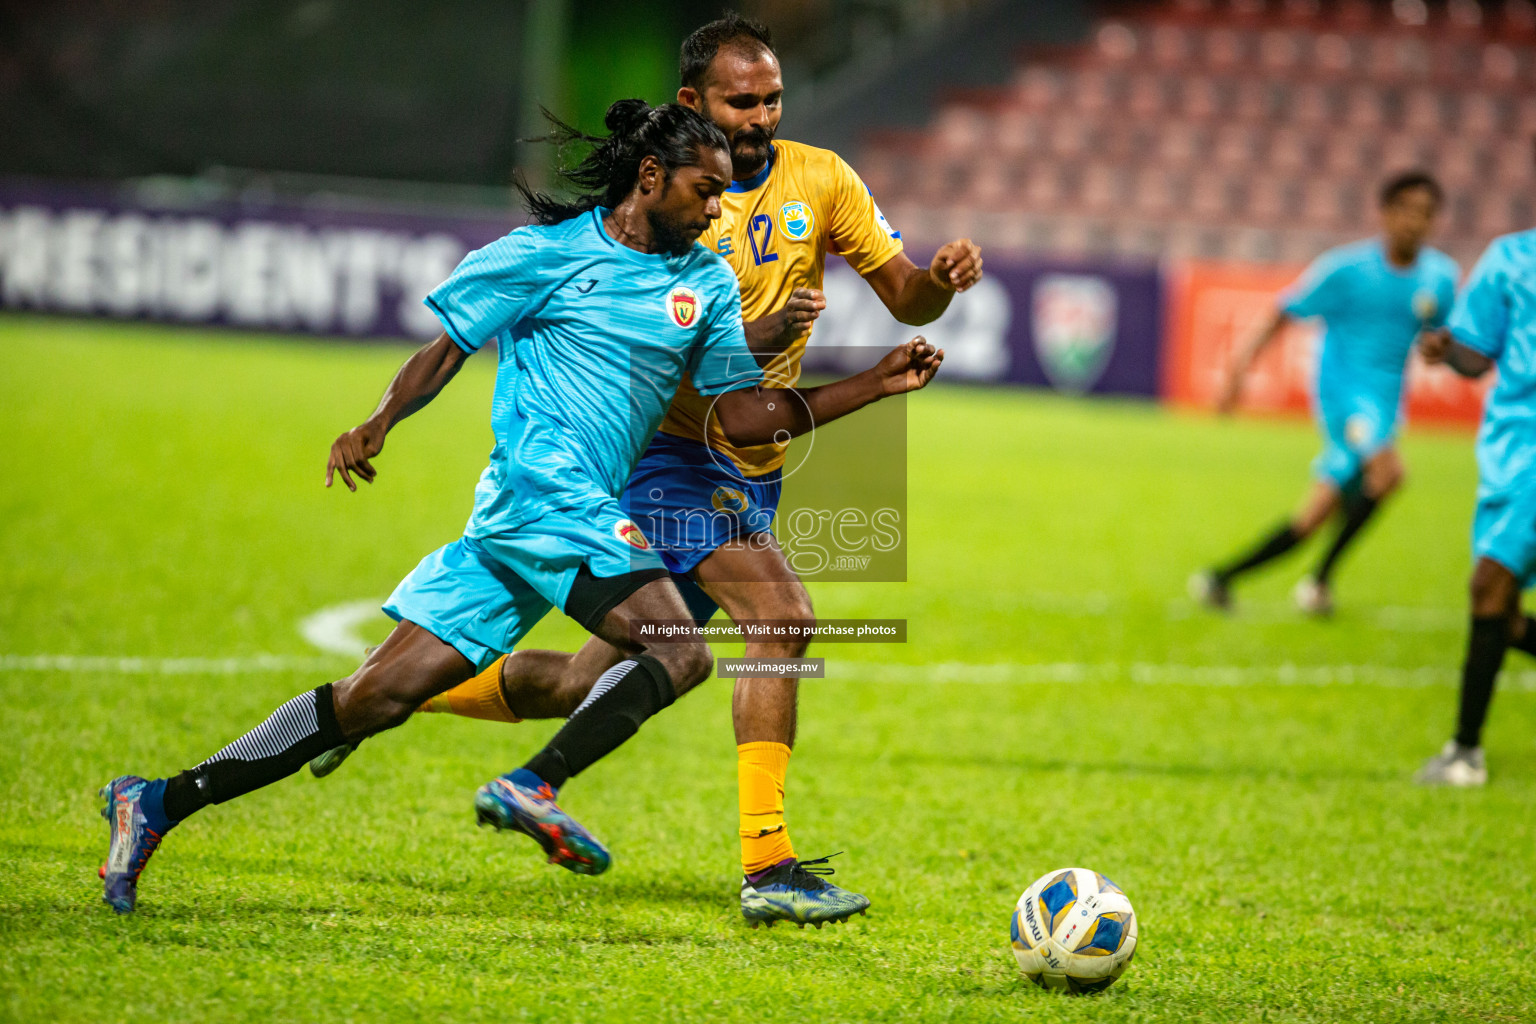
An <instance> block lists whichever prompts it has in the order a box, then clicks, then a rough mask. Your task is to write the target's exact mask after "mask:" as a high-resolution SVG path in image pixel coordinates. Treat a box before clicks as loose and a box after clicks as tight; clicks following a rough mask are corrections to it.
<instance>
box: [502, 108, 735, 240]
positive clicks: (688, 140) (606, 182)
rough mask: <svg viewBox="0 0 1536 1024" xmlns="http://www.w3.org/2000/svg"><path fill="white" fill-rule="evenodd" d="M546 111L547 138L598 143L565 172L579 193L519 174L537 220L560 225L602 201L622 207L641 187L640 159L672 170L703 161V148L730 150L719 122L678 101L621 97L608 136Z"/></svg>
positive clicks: (516, 183) (520, 189)
mask: <svg viewBox="0 0 1536 1024" xmlns="http://www.w3.org/2000/svg"><path fill="white" fill-rule="evenodd" d="M544 116H545V118H546V119H548V121H549V124H550V133H549V135H548V136H546V137H545V138H544V139H543V140H541V141H545V142H553V143H554V144H555V145H557V146H561V147H564V146H566V145H569V144H571V143H576V142H581V143H589V144H591V145H592V147H593V148H592V150H591V152H589V153H588V154H587V155H586V157H585V158H584V159H583V160H582V161H581V163H579V164H577V165H576V166H575V167H567V168H562V169H561V171H560V177H561V179H562V180H564V181H565V182H566V183H567V184H570V185H573V186H575V188H576V189H577V190H578V194H577V195H576V196H575V197H574V198H571V199H560V198H557V197H555V196H552V195H549V194H548V193H545V192H535V191H534V190H533V189H532V188H530V187H528V184H527V183H526V182H525V181H523V180H522V179H521V178H514V179H513V186H514V187H515V188H516V189H517V191H518V192H519V193H521V194H522V197H523V202H524V203H525V204H526V205H527V207H528V213H529V215H530V217H531V219H532V221H533V223H535V224H558V223H560V222H561V221H563V220H570V219H571V218H572V217H577V216H580V215H581V214H583V213H586V212H587V211H588V210H591V209H594V208H596V207H599V206H606V207H610V208H611V207H614V206H617V205H618V204H619V203H621V202H623V200H624V197H625V196H627V195H629V190H630V189H632V188H634V187H635V181H636V180H637V179H638V178H639V176H640V161H641V160H643V159H645V158H646V157H647V156H653V157H655V158H656V160H657V161H658V162H659V163H660V164H661V166H662V167H663V168H664V169H665V170H666V172H667V173H668V174H671V173H672V172H673V171H675V170H677V169H678V168H679V167H688V166H691V165H693V164H695V163H697V162H698V151H699V149H701V148H709V149H721V150H725V151H726V152H727V153H729V152H730V144H729V143H728V142H726V140H725V133H723V132H722V131H720V129H719V128H717V127H716V126H715V123H714V122H713V121H711V120H709V119H708V118H706V117H705V116H704V115H703V114H700V113H697V112H695V111H693V110H689V109H688V108H687V107H684V106H679V105H678V104H676V103H663V104H662V105H661V106H659V107H653V106H651V105H649V104H648V103H646V102H645V101H644V100H619V101H618V102H617V103H615V104H614V105H613V106H611V107H609V108H608V113H607V115H606V116H605V117H604V118H603V123H604V124H605V125H606V126H607V127H608V132H609V134H608V135H607V137H600V136H596V135H588V134H586V133H585V132H583V131H581V130H580V129H577V128H573V127H572V126H571V125H568V124H566V123H565V122H564V121H562V120H560V119H559V118H558V117H556V116H555V115H553V114H551V113H550V112H549V111H547V110H546V111H544Z"/></svg>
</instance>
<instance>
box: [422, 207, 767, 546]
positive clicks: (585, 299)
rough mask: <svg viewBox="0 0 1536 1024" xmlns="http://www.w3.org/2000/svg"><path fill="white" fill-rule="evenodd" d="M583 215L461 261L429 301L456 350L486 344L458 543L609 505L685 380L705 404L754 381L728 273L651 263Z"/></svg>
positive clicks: (693, 264) (721, 265)
mask: <svg viewBox="0 0 1536 1024" xmlns="http://www.w3.org/2000/svg"><path fill="white" fill-rule="evenodd" d="M607 212H608V211H607V210H603V209H598V210H594V211H592V212H591V213H589V214H584V215H582V216H578V217H573V218H571V219H570V220H567V221H563V222H561V223H559V224H556V225H553V226H549V227H542V226H539V227H535V226H530V227H522V228H518V229H517V230H515V231H513V232H512V233H511V234H508V235H506V236H505V237H503V238H500V239H498V240H497V241H495V242H492V243H491V244H490V245H487V246H486V247H485V248H483V249H477V250H476V251H474V252H472V253H470V254H469V255H468V256H466V257H465V258H464V261H463V262H462V263H460V264H459V266H458V268H457V269H456V270H454V272H453V274H452V275H451V276H449V278H448V280H446V281H444V282H443V283H442V284H441V285H439V286H438V287H437V288H435V289H433V290H432V293H431V294H430V295H428V296H427V299H426V302H427V305H428V306H430V307H431V308H432V311H433V312H434V313H436V314H437V316H438V319H439V320H441V321H442V323H443V327H444V329H445V330H446V331H447V332H448V336H449V337H451V338H452V339H453V340H454V341H455V342H456V343H457V344H458V345H459V346H460V347H461V348H463V349H465V350H466V351H469V352H473V351H475V350H477V349H479V348H480V347H481V346H482V345H484V344H485V343H486V342H488V341H490V340H492V339H493V338H494V339H496V341H497V343H498V345H499V349H500V352H499V366H498V368H497V372H496V392H495V398H494V399H493V401H492V404H491V428H492V430H493V431H494V433H495V436H496V444H495V447H494V448H493V449H492V450H491V458H490V465H488V466H487V467H486V469H485V472H484V473H482V474H481V476H480V484H479V486H478V487H476V488H475V508H474V512H473V513H472V514H471V515H470V518H469V524H468V525H467V526H466V527H465V535H466V536H469V537H474V538H481V537H486V536H489V535H491V534H495V533H498V532H501V531H504V530H507V529H510V528H512V527H516V526H518V525H520V524H522V523H525V522H528V521H530V520H533V519H537V518H538V517H539V516H542V515H544V514H545V513H547V512H550V511H553V510H556V509H561V508H575V507H580V506H581V505H582V504H584V503H586V502H587V501H588V500H589V499H590V498H592V497H593V496H595V495H597V494H601V495H606V496H608V497H617V495H619V494H620V493H621V492H622V491H623V489H624V484H625V481H627V480H628V479H629V474H630V472H631V470H633V469H634V465H635V462H636V461H637V460H638V459H639V458H640V454H641V453H642V452H644V451H645V446H646V445H647V444H648V443H649V442H650V440H651V437H652V435H654V434H655V433H656V428H657V426H658V425H660V423H661V420H662V417H663V416H664V415H665V414H666V411H667V407H668V405H669V404H670V403H671V401H672V396H673V394H674V393H675V392H676V391H677V386H678V384H679V382H680V381H681V380H682V378H683V374H684V373H687V374H689V376H690V377H691V378H692V379H693V382H694V385H695V386H696V387H697V388H698V389H699V391H701V392H702V393H704V394H718V393H720V392H723V391H729V390H732V389H735V388H740V387H746V386H750V385H753V384H756V383H757V382H758V381H760V380H761V373H760V371H759V369H758V365H757V360H755V359H754V358H753V357H752V353H751V352H749V351H748V350H747V346H746V338H745V336H744V335H743V333H742V325H741V290H740V287H739V286H738V285H737V283H736V275H735V274H734V273H733V272H732V271H731V268H730V265H729V264H727V263H726V262H725V260H723V259H721V258H720V257H719V256H717V255H715V254H714V253H712V252H710V251H709V250H707V249H705V248H704V247H703V246H701V245H695V246H694V247H693V249H692V250H691V251H690V252H689V253H688V255H686V256H681V257H671V256H662V255H648V254H646V253H641V252H637V251H635V250H634V249H631V248H629V247H627V246H624V245H621V244H619V243H618V242H616V241H614V240H613V239H612V238H610V237H609V235H608V232H607V231H606V230H605V229H604V228H603V223H602V217H603V215H604V214H606V213H607Z"/></svg>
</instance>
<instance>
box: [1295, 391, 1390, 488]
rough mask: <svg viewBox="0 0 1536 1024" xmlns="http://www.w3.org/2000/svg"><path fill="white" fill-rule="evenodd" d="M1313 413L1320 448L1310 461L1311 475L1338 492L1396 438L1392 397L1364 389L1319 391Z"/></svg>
mask: <svg viewBox="0 0 1536 1024" xmlns="http://www.w3.org/2000/svg"><path fill="white" fill-rule="evenodd" d="M1315 413H1316V416H1317V426H1318V429H1319V430H1321V431H1322V433H1323V450H1322V451H1321V452H1319V453H1318V455H1317V458H1315V459H1313V460H1312V475H1313V476H1315V477H1316V478H1318V479H1319V480H1328V481H1331V482H1332V483H1333V484H1334V486H1336V487H1338V489H1339V490H1341V491H1342V490H1345V489H1347V488H1348V487H1349V486H1350V485H1351V484H1353V483H1354V482H1355V481H1356V480H1357V479H1358V478H1359V476H1360V474H1361V472H1362V471H1363V470H1364V469H1365V464H1366V463H1367V462H1369V461H1370V460H1371V459H1372V458H1374V457H1375V456H1376V455H1377V453H1379V452H1380V451H1381V450H1382V449H1383V448H1386V447H1388V446H1389V445H1391V444H1392V442H1393V441H1394V440H1396V438H1397V420H1398V416H1397V402H1396V400H1391V401H1388V400H1385V399H1382V398H1379V397H1377V396H1375V395H1370V394H1366V393H1364V392H1353V393H1351V392H1334V393H1326V392H1319V394H1318V398H1317V408H1316V410H1315Z"/></svg>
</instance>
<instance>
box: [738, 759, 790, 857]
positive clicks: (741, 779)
mask: <svg viewBox="0 0 1536 1024" xmlns="http://www.w3.org/2000/svg"><path fill="white" fill-rule="evenodd" d="M788 773H789V747H788V746H786V745H785V744H783V743H743V744H741V745H740V746H738V747H737V748H736V785H737V792H738V794H739V800H740V804H741V867H742V871H743V872H744V873H746V874H749V875H750V874H752V873H753V872H754V871H761V870H763V869H764V868H767V867H772V866H773V865H774V864H777V863H778V862H779V861H781V860H787V859H788V858H790V857H793V856H794V855H795V847H794V845H793V844H792V843H790V841H789V827H788V826H787V825H785V824H784V776H785V775H787V774H788Z"/></svg>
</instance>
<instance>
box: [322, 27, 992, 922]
mask: <svg viewBox="0 0 1536 1024" xmlns="http://www.w3.org/2000/svg"><path fill="white" fill-rule="evenodd" d="M681 78H682V88H680V89H679V90H678V93H677V100H678V102H679V103H681V104H684V105H686V106H689V107H692V108H694V109H695V110H698V111H700V112H702V113H703V114H704V115H705V116H707V117H709V118H710V119H711V120H713V121H714V122H715V123H716V124H717V125H719V127H720V128H721V130H722V131H724V132H725V135H726V138H728V139H729V140H730V141H731V162H732V178H733V181H732V183H731V185H730V187H729V189H728V190H727V191H726V193H725V195H724V196H722V197H721V205H722V210H723V215H722V216H721V218H720V219H719V220H718V221H716V222H715V223H714V224H713V225H712V226H711V227H710V228H709V230H708V231H706V232H705V233H704V235H703V236H702V237H701V238H700V242H701V243H702V244H703V245H705V246H707V247H708V248H711V249H713V250H714V251H716V252H718V253H719V254H720V255H721V256H723V257H724V258H725V259H726V260H727V261H728V262H729V263H730V265H731V267H732V269H734V270H735V271H736V276H737V279H738V281H739V282H740V285H741V304H742V316H743V319H744V320H745V321H746V334H747V344H748V347H749V348H751V349H752V351H753V352H754V354H755V355H756V357H757V359H758V362H759V363H760V364H762V366H763V369H764V375H765V377H766V379H767V382H768V383H767V386H769V387H781V388H787V387H792V386H794V384H795V383H796V381H797V380H798V379H799V377H800V360H801V356H802V355H803V354H804V352H805V346H806V341H807V338H808V337H809V335H810V332H811V328H812V325H813V323H814V322H815V320H816V318H817V316H818V315H819V314H820V312H821V310H822V309H824V308H825V306H826V301H825V299H824V297H823V295H822V293H821V283H822V275H823V271H824V268H825V264H826V254H827V253H828V252H834V253H837V254H839V255H841V256H842V257H843V258H844V259H845V260H847V261H848V264H849V265H850V266H852V267H853V269H854V270H856V271H857V272H858V273H859V274H860V275H862V276H863V277H864V279H865V280H866V281H868V282H869V285H870V287H872V288H873V289H874V290H875V293H876V294H877V295H879V296H880V298H881V300H882V301H883V302H884V303H885V305H886V308H888V309H889V310H890V311H891V314H892V315H893V316H894V317H895V318H896V319H897V320H899V321H901V322H902V323H906V324H912V325H920V324H926V323H929V322H931V321H933V320H935V319H936V318H938V316H939V315H940V314H941V313H943V312H944V310H945V309H946V308H947V307H948V306H949V302H950V300H951V299H952V298H953V297H954V295H955V293H956V292H960V291H964V290H966V289H967V288H969V287H971V285H973V284H975V283H976V281H978V280H979V279H980V278H981V252H980V250H979V249H978V248H977V247H976V246H975V245H974V244H972V243H971V241H970V240H969V239H959V240H957V241H954V242H950V243H949V244H947V245H945V246H943V247H942V248H940V249H939V251H938V252H937V254H935V256H934V257H933V259H932V261H931V262H930V263H929V265H928V266H927V267H918V266H916V265H914V264H913V263H912V261H911V260H909V259H908V258H907V257H906V255H905V253H904V252H903V251H902V242H901V235H900V233H899V232H897V231H895V230H894V229H892V228H891V226H890V224H888V223H887V222H886V219H885V217H884V215H882V214H881V212H880V209H879V207H877V206H876V205H875V201H874V198H873V196H871V194H870V192H869V189H868V188H866V187H865V185H864V183H863V182H862V181H861V180H860V179H859V176H858V175H857V174H856V173H854V170H853V168H851V167H849V166H848V164H847V163H845V162H844V161H843V160H842V158H840V157H839V156H838V155H837V154H835V153H832V152H830V151H828V150H824V149H817V148H814V147H812V146H806V145H801V144H800V143H796V142H788V141H784V140H775V138H774V131H775V129H776V128H777V126H778V123H779V118H780V116H781V113H782V106H781V103H782V96H783V91H784V86H783V80H782V78H781V75H780V71H779V62H778V58H777V57H776V56H775V54H774V52H773V48H772V42H771V39H770V36H769V34H768V32H767V30H766V29H765V28H763V27H762V26H761V25H759V24H757V23H755V22H752V21H750V20H748V19H745V18H742V17H740V16H738V15H734V14H731V15H727V16H726V17H724V18H721V19H719V20H718V21H714V22H711V23H709V24H707V25H705V26H703V27H701V28H699V29H698V30H697V31H695V32H694V33H693V34H692V35H690V36H689V37H688V39H687V40H686V41H685V42H684V43H683V48H682V59H681ZM709 405H710V399H709V398H708V397H705V396H701V395H700V394H699V393H698V391H697V390H695V389H694V387H693V386H692V384H691V382H689V381H688V380H686V379H685V380H684V382H683V384H682V386H681V387H680V388H679V389H678V392H677V396H676V398H675V399H674V400H673V403H672V407H671V410H670V411H669V412H668V414H667V417H666V419H665V420H664V421H663V422H662V425H661V429H660V432H659V433H658V434H657V435H656V437H655V439H654V440H653V441H652V442H651V445H650V448H649V449H648V450H647V451H646V453H645V455H644V456H643V457H642V458H641V460H640V463H639V464H638V465H637V467H636V468H635V471H634V474H633V475H632V476H631V478H630V481H629V486H628V489H627V490H626V492H625V494H624V497H623V499H622V500H621V504H622V506H623V508H624V510H625V511H626V512H627V513H628V514H629V516H630V517H631V518H632V519H633V520H634V521H635V522H636V523H638V524H640V526H641V527H642V529H643V530H644V531H645V532H646V534H647V536H648V539H649V541H650V542H651V543H652V544H654V545H655V548H656V550H657V551H658V552H659V553H660V554H661V556H662V560H663V561H664V562H665V563H666V565H667V568H668V569H669V570H671V571H672V573H673V578H674V580H675V581H676V582H677V583H678V585H679V587H680V588H681V589H682V591H683V594H684V597H685V599H686V600H687V602H688V605H689V610H690V612H692V613H693V614H694V616H695V618H696V619H698V620H699V621H700V622H703V621H707V620H708V619H709V618H710V616H712V615H713V614H714V612H715V611H716V610H717V608H724V609H725V611H726V613H727V614H728V615H730V617H731V619H732V620H733V621H736V622H740V621H743V620H753V619H772V620H779V621H792V622H798V623H805V624H813V623H814V622H815V614H814V612H813V611H812V609H811V600H810V595H809V594H807V593H806V590H805V586H804V584H802V583H801V581H800V579H799V577H798V576H797V575H796V574H795V572H794V570H793V569H791V568H790V567H789V564H788V562H787V561H786V559H785V557H784V553H783V551H782V550H781V549H780V547H779V545H778V542H777V541H776V540H775V539H774V537H773V534H772V533H771V532H770V530H771V525H772V522H773V517H774V513H775V511H776V509H777V507H778V501H779V489H780V467H781V466H782V465H783V462H784V449H785V446H784V445H771V444H770V445H761V446H757V447H747V448H743V447H736V446H733V445H731V444H730V443H729V442H728V441H727V440H726V438H725V436H724V434H723V433H722V432H721V430H720V427H719V424H718V423H716V422H714V421H713V420H711V418H710V416H709ZM807 644H808V641H805V640H794V641H785V640H775V641H767V642H763V641H750V642H748V643H747V645H746V656H747V657H748V658H797V657H801V656H802V655H804V654H805V651H806V647H807ZM623 657H624V656H623V655H622V654H621V653H620V652H619V651H618V650H616V649H615V648H613V647H611V646H609V645H608V644H606V643H604V642H602V641H600V640H593V641H591V642H589V643H588V644H587V645H586V646H585V647H583V648H582V649H581V650H580V651H579V652H577V653H576V654H574V655H573V654H568V653H565V652H559V651H517V652H515V653H513V654H510V655H508V656H506V657H504V658H502V659H501V660H500V661H498V662H496V663H495V664H494V665H492V666H491V667H490V668H488V669H486V671H485V672H483V673H481V674H480V675H479V676H476V677H475V678H474V679H472V680H470V681H469V682H467V683H465V684H463V685H462V686H459V687H457V688H455V689H453V690H450V691H448V692H447V693H445V694H443V695H441V696H439V697H436V698H434V699H433V700H432V701H430V702H429V703H428V704H427V705H424V706H423V707H422V709H421V710H423V711H446V712H451V713H453V714H459V715H465V716H467V717H472V718H484V719H492V720H497V721H507V722H516V721H519V720H521V719H524V718H548V717H563V716H565V715H569V714H570V713H571V712H572V711H573V710H574V709H575V708H576V707H577V706H578V705H579V704H581V702H582V701H583V700H585V699H586V698H587V696H588V693H589V692H591V693H597V692H599V691H600V690H601V689H602V687H603V686H604V678H605V677H604V673H605V672H606V671H607V670H608V669H609V668H611V667H612V666H614V665H617V664H619V663H620V662H621V661H622V659H623ZM594 679H595V680H597V682H596V684H594V683H593V680H594ZM797 682H798V681H797V680H796V679H794V678H792V677H791V678H753V679H738V680H737V681H736V689H735V694H734V698H733V701H732V720H733V724H734V726H735V731H736V743H737V748H736V749H737V778H738V783H739V796H740V814H741V819H740V836H741V854H742V871H743V874H744V876H745V877H744V878H743V880H742V890H741V909H742V914H743V915H744V916H745V917H746V919H747V920H748V921H749V922H751V923H752V925H753V926H754V927H756V926H757V924H759V923H766V924H769V925H771V924H772V923H773V922H774V921H778V920H790V921H795V922H796V923H798V924H800V925H801V926H804V925H805V924H807V923H810V924H816V925H817V926H818V927H819V926H820V925H821V924H822V923H825V922H827V921H841V920H845V919H847V918H848V917H849V916H851V915H853V914H855V913H861V912H863V911H864V910H866V909H867V908H868V907H869V901H868V900H867V899H866V898H865V897H863V896H862V895H859V894H858V893H854V892H849V891H847V890H844V889H841V888H839V887H838V886H835V885H832V884H831V883H829V882H827V881H826V880H825V877H824V876H825V875H827V874H830V873H831V869H830V868H826V867H821V866H819V865H821V864H822V863H824V861H825V858H822V859H819V860H815V861H800V860H798V859H797V858H796V856H795V851H794V846H793V845H792V844H791V842H790V838H789V830H788V828H787V826H786V825H785V822H784V780H785V776H786V774H787V771H788V767H789V756H790V748H791V746H792V745H793V744H794V739H795V713H796V695H797ZM347 752H348V748H341V749H339V750H337V751H334V752H332V754H329V755H326V756H324V757H322V758H317V759H316V762H317V763H316V765H315V766H314V767H315V769H316V773H317V774H321V773H323V772H327V771H330V770H332V769H334V767H335V765H336V764H339V763H340V759H341V758H342V757H344V756H345V755H346V753H347Z"/></svg>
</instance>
